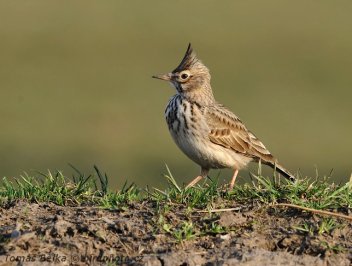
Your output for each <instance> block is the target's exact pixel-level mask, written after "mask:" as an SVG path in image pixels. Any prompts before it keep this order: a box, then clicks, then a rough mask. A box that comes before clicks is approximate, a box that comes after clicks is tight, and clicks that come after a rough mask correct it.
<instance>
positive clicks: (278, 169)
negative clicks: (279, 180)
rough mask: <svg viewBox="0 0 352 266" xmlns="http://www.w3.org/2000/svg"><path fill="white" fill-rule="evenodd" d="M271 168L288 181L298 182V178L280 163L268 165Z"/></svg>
mask: <svg viewBox="0 0 352 266" xmlns="http://www.w3.org/2000/svg"><path fill="white" fill-rule="evenodd" d="M267 164H268V165H269V166H270V167H272V168H273V169H275V170H276V172H278V173H280V174H282V175H283V176H284V177H285V178H287V179H288V180H290V181H292V182H294V181H295V180H296V177H295V176H294V175H293V174H291V173H290V172H289V171H288V170H286V169H285V168H284V167H283V166H281V165H280V164H278V163H267Z"/></svg>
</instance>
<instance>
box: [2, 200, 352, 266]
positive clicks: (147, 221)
mask: <svg viewBox="0 0 352 266" xmlns="http://www.w3.org/2000/svg"><path fill="white" fill-rule="evenodd" d="M223 205H224V202H223V203H222V206H223ZM225 205H226V207H233V208H235V210H233V211H227V212H219V213H200V212H196V211H190V210H189V209H187V208H186V207H185V206H182V205H171V206H170V205H169V206H168V207H167V208H160V206H159V205H158V206H156V203H155V202H141V203H134V204H130V205H129V206H124V207H123V208H121V209H118V210H104V209H101V208H98V207H92V206H85V207H72V206H71V207H70V206H65V207H62V206H57V205H54V204H51V203H28V202H26V201H17V202H13V203H12V204H11V205H9V206H6V207H3V208H0V217H1V220H0V264H2V263H4V264H9V265H11V264H13V263H14V264H16V263H17V264H18V265H21V264H26V262H40V263H43V264H41V265H49V264H52V263H59V264H60V265H92V264H93V265H106V264H108V263H110V264H117V265H121V264H122V265H153V266H154V265H155V266H157V265H158V266H159V265H255V266H257V265H269V264H270V265H272V264H274V265H284V264H285V265H350V264H351V262H352V255H351V254H352V240H351V239H352V226H351V224H348V223H346V222H345V221H339V220H332V219H330V220H329V221H328V220H327V219H326V218H322V217H319V216H315V215H313V214H310V213H306V212H302V211H299V210H284V209H272V208H267V207H265V206H263V205H261V204H256V203H254V202H253V203H250V204H248V203H247V204H236V203H233V202H225ZM322 223H327V225H329V227H328V226H326V228H325V231H324V226H323V224H322Z"/></svg>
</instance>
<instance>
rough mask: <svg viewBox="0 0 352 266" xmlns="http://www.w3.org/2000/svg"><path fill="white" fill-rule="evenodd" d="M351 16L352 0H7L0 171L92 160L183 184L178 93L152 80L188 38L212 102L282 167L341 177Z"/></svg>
mask: <svg viewBox="0 0 352 266" xmlns="http://www.w3.org/2000/svg"><path fill="white" fill-rule="evenodd" d="M351 8H352V4H351V3H350V2H347V1H345V2H343V1H341V2H339V3H337V2H331V1H320V2H319V3H315V4H314V3H313V2H306V1H295V2H289V1H260V0H254V1H222V2H221V3H219V2H215V1H203V0H202V1H201V0H198V1H175V2H173V3H169V2H165V1H161V0H160V1H142V2H141V1H140V2H137V1H104V2H101V1H96V2H93V1H57V2H50V1H6V2H5V1H3V2H1V3H0V60H1V62H0V101H1V103H0V123H1V124H0V126H1V129H0V176H9V177H10V176H18V175H20V174H21V173H22V172H23V171H30V170H31V169H35V170H40V171H45V170H46V169H48V168H50V169H62V170H63V171H64V172H65V173H66V174H67V173H70V172H72V169H70V168H69V167H68V166H67V163H68V162H70V163H72V164H73V165H75V166H76V167H78V168H79V169H81V170H82V171H84V172H86V173H89V172H92V166H93V164H97V165H98V166H99V167H100V168H101V169H103V170H104V171H106V172H107V173H108V174H109V176H110V179H111V180H112V179H113V180H115V182H114V183H113V184H111V186H112V187H118V186H120V185H121V183H123V182H124V181H125V180H129V181H131V182H132V181H134V182H136V183H137V184H139V185H146V184H149V185H151V186H153V185H156V184H158V183H160V182H165V180H164V179H163V178H162V174H163V173H165V172H166V170H165V166H164V164H165V163H167V164H168V165H169V167H170V169H171V170H172V172H173V174H174V176H175V177H176V178H177V179H178V180H180V181H186V180H190V179H191V178H192V177H194V176H195V175H196V174H197V173H198V168H197V167H196V165H195V164H194V163H193V162H191V161H190V160H189V159H188V158H186V157H185V156H184V155H183V154H182V153H181V151H179V150H178V148H177V147H176V146H175V145H174V143H173V142H172V140H171V137H170V136H169V133H168V131H167V127H166V124H165V121H164V117H163V112H164V108H165V105H166V103H167V101H168V99H169V97H170V96H171V95H172V94H173V93H174V90H173V89H172V88H170V86H168V85H167V84H165V83H163V82H161V81H157V80H153V79H151V75H153V74H156V73H162V72H166V71H170V70H172V69H173V68H174V67H175V66H177V64H178V63H179V61H180V60H181V59H182V56H183V54H184V52H185V49H186V47H187V44H188V42H192V44H193V46H194V48H195V50H196V52H197V54H198V55H199V57H200V58H201V59H202V60H203V62H204V63H205V64H206V65H207V66H208V67H209V68H210V70H211V73H212V76H213V79H212V84H213V88H214V90H215V96H216V97H217V99H218V100H219V101H220V102H222V103H223V104H225V105H226V106H228V107H229V108H230V109H231V110H233V111H234V112H235V113H236V114H237V115H239V116H240V117H241V119H242V120H243V121H245V122H246V125H247V127H248V128H249V129H251V130H252V131H253V132H254V133H255V134H256V135H257V136H258V137H259V138H260V139H261V140H262V141H263V142H264V143H265V144H266V146H267V147H268V148H269V149H270V150H271V151H272V153H273V154H274V155H276V156H277V157H278V158H279V160H280V161H281V162H282V164H284V165H285V166H286V167H287V168H288V169H290V170H291V171H293V172H295V171H297V170H298V169H301V172H302V173H303V175H314V172H315V166H317V167H318V169H319V172H320V174H321V175H325V174H328V173H329V172H330V170H331V169H332V168H334V173H333V176H334V177H336V179H337V180H347V178H349V176H350V173H351V171H352V169H351V168H352V167H351V155H352V152H351V147H352V137H351V136H352V123H351V115H352V106H351V97H352V90H351V87H352V75H351V69H352V34H351V26H352V16H351ZM251 168H252V169H253V170H255V166H252V167H251ZM218 174H219V171H213V172H212V175H213V176H217V175H218ZM228 174H230V173H229V172H228V171H221V176H224V177H225V176H226V175H228ZM240 175H241V176H242V177H246V178H248V177H247V176H248V171H242V172H241V173H240Z"/></svg>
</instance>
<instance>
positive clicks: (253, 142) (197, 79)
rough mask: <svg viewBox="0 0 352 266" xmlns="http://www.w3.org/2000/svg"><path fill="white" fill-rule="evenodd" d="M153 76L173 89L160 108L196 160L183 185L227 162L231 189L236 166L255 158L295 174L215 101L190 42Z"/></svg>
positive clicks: (178, 141)
mask: <svg viewBox="0 0 352 266" xmlns="http://www.w3.org/2000/svg"><path fill="white" fill-rule="evenodd" d="M153 77H154V78H158V79H162V80H166V81H169V82H170V83H171V84H172V85H173V86H174V87H175V88H176V90H177V94H176V95H174V96H173V97H172V98H171V99H170V101H169V103H168V105H167V107H166V110H165V117H166V121H167V124H168V127H169V130H170V133H171V135H172V137H173V139H174V140H175V142H176V144H177V145H178V146H179V148H180V149H181V150H182V151H183V152H184V153H185V154H186V155H187V156H188V157H189V158H190V159H192V160H193V161H194V162H196V163H197V164H199V165H200V166H201V175H200V176H198V177H196V178H195V179H194V180H193V181H192V182H191V183H189V184H188V186H187V187H191V186H193V185H195V184H196V183H197V182H198V181H199V180H201V179H202V178H203V177H205V176H206V175H207V174H208V172H209V169H211V168H232V169H233V170H234V175H233V177H232V180H231V182H230V189H232V187H233V185H234V183H235V179H236V176H237V173H238V170H240V169H242V168H243V167H245V166H246V165H247V164H248V163H249V162H250V161H259V160H260V161H261V162H263V163H264V164H267V165H269V166H271V167H273V168H275V169H276V170H277V171H278V172H279V173H281V174H283V175H284V176H285V177H286V178H288V179H290V180H292V181H293V180H295V177H294V176H293V175H292V174H291V173H290V172H288V171H287V170H286V169H285V168H284V167H282V166H281V165H280V164H279V163H278V161H277V160H276V159H275V158H274V157H273V155H272V154H271V153H270V152H269V151H268V150H267V148H266V147H265V146H264V145H263V143H262V142H261V141H260V140H259V139H258V138H257V137H256V136H255V135H254V134H253V133H252V132H250V131H249V130H248V129H247V128H246V126H245V125H244V124H243V123H242V121H241V120H240V119H239V118H238V117H237V116H236V115H235V114H233V113H232V112H231V111H230V110H228V109H227V108H226V107H224V106H223V105H221V104H219V103H217V102H216V100H215V98H214V96H213V92H212V88H211V85H210V73H209V70H208V68H207V67H206V66H205V65H204V64H203V63H202V62H201V61H200V60H199V59H198V58H197V57H196V55H195V53H194V52H193V50H192V48H191V45H189V46H188V49H187V51H186V54H185V56H184V58H183V59H182V61H181V63H180V64H179V66H178V67H177V68H175V70H174V71H172V72H171V73H168V74H165V75H157V76H153Z"/></svg>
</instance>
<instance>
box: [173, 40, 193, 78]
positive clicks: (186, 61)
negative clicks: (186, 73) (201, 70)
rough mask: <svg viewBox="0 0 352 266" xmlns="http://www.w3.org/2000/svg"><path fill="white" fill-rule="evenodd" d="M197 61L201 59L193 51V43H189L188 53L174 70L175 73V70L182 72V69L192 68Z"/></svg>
mask: <svg viewBox="0 0 352 266" xmlns="http://www.w3.org/2000/svg"><path fill="white" fill-rule="evenodd" d="M197 62H199V60H198V58H197V57H196V54H195V52H194V51H193V49H192V46H191V44H189V45H188V48H187V51H186V54H185V56H184V57H183V59H182V61H181V63H180V64H179V65H178V67H176V68H175V70H174V71H172V72H174V73H175V72H180V71H182V70H185V69H190V68H191V67H192V66H193V65H194V64H196V63H197Z"/></svg>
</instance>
